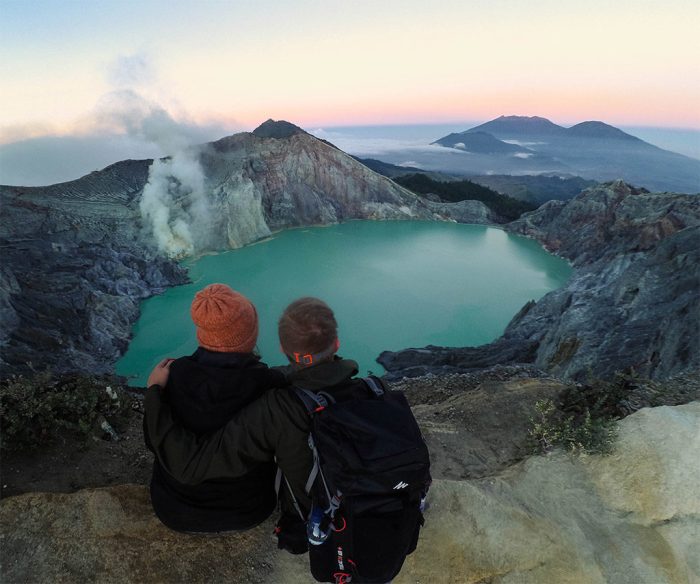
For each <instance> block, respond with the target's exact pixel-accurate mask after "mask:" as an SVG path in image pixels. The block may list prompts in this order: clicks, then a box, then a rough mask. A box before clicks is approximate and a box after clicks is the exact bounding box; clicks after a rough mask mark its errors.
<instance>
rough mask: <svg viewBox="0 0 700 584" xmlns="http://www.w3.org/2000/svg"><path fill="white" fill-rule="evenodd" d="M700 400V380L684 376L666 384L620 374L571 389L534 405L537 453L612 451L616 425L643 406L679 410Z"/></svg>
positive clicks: (533, 437)
mask: <svg viewBox="0 0 700 584" xmlns="http://www.w3.org/2000/svg"><path fill="white" fill-rule="evenodd" d="M696 399H700V378H699V376H698V375H697V374H685V375H681V376H678V377H675V378H672V379H668V380H665V381H653V380H650V379H643V378H641V377H639V376H638V375H636V374H635V373H634V372H631V373H617V374H616V375H614V376H613V378H612V379H609V380H602V379H591V380H590V381H589V382H588V383H585V384H580V383H579V384H576V385H572V386H570V387H568V388H567V389H565V390H564V391H562V393H561V394H560V395H559V397H558V398H557V400H556V402H554V401H552V400H542V401H538V402H537V403H536V404H535V414H534V416H533V417H531V418H530V423H531V424H530V430H529V436H530V442H531V446H532V449H533V451H534V452H538V453H542V452H550V451H551V450H552V449H553V448H555V447H557V446H561V447H564V448H566V449H568V450H570V451H576V452H586V453H602V454H605V453H607V452H610V450H611V449H612V446H613V444H614V441H615V431H616V426H615V422H616V421H617V420H620V419H622V418H624V417H625V416H628V415H629V414H632V413H634V412H636V411H637V410H640V409H641V408H644V407H657V406H663V405H667V406H675V405H679V404H684V403H688V402H690V401H693V400H696Z"/></svg>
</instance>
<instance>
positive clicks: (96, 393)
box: [0, 372, 133, 450]
mask: <svg viewBox="0 0 700 584" xmlns="http://www.w3.org/2000/svg"><path fill="white" fill-rule="evenodd" d="M132 401H133V399H132V398H130V397H129V395H128V394H126V393H125V392H124V390H123V389H122V388H121V386H119V385H118V383H116V382H115V380H113V379H109V378H102V379H100V378H95V377H89V376H84V375H64V376H60V377H54V376H53V375H52V374H51V373H50V372H45V373H37V374H34V375H32V376H28V377H25V376H21V375H20V376H12V377H10V378H8V379H5V380H2V381H0V438H1V439H2V444H1V446H2V448H3V449H4V450H31V449H35V448H39V447H42V446H46V445H48V444H52V443H54V442H57V441H58V440H60V439H61V438H64V437H68V436H71V437H82V438H87V437H88V436H89V435H91V434H94V433H99V434H108V435H110V436H112V437H115V436H116V434H115V431H114V429H115V428H117V429H120V428H122V427H123V426H125V424H126V421H127V419H128V417H129V415H130V414H131V411H132V410H131V406H130V404H131V402H132Z"/></svg>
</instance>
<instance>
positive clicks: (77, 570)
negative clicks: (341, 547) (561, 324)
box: [0, 402, 700, 584]
mask: <svg viewBox="0 0 700 584" xmlns="http://www.w3.org/2000/svg"><path fill="white" fill-rule="evenodd" d="M455 454H457V453H455ZM699 457H700V403H699V402H692V403H690V404H687V405H683V406H677V407H659V408H653V409H644V410H641V411H639V412H637V413H636V414H633V415H631V416H629V417H627V418H625V419H624V420H623V421H621V422H620V423H619V437H618V442H617V445H616V447H615V450H614V452H613V453H612V454H611V455H609V456H587V457H572V456H570V455H566V454H563V453H554V454H552V455H549V456H547V457H533V458H529V459H527V460H525V461H524V462H523V463H520V464H518V465H516V466H513V467H510V468H508V469H506V470H505V471H501V472H498V473H496V474H493V475H491V476H488V477H484V478H480V479H473V480H468V481H454V480H446V479H440V480H436V481H435V483H434V484H433V487H432V489H431V491H430V497H429V501H430V506H429V508H428V510H427V512H426V526H425V528H424V529H423V531H422V536H421V540H420V542H419V546H418V549H417V550H416V552H415V553H414V554H413V555H412V556H409V558H408V559H407V561H406V564H405V565H404V568H403V570H402V572H401V574H400V575H399V576H398V577H397V578H396V580H395V582H397V583H409V582H431V583H432V582H435V583H438V584H439V583H454V584H466V583H473V584H476V583H478V582H491V583H493V584H509V583H518V584H530V583H531V584H540V583H542V582H562V583H581V584H583V583H586V584H597V583H600V584H603V583H606V582H615V583H619V584H627V583H629V584H638V583H640V582H649V583H651V582H653V583H654V584H662V583H669V584H676V583H677V584H681V583H683V584H686V583H688V582H697V581H700V561H699V558H700V499H699V498H698V497H697V492H696V491H697V484H698V483H699V482H700V467H698V465H697V460H698V458H699ZM0 525H2V528H1V529H2V532H1V533H0V538H1V541H2V548H1V549H2V552H1V553H2V573H3V580H6V581H8V582H49V581H52V582H69V581H70V582H75V581H91V582H105V583H107V582H134V581H158V582H161V581H162V582H224V581H227V582H251V583H254V582H285V583H290V584H293V583H296V582H300V583H301V582H304V583H306V582H310V577H309V575H308V567H307V561H308V560H307V559H306V557H305V556H290V555H288V554H286V553H284V552H279V551H278V550H276V549H273V542H272V541H271V539H270V531H271V528H272V524H271V522H270V521H268V522H266V523H265V524H263V525H262V526H260V527H258V528H256V529H254V530H251V531H248V532H245V533H238V534H230V535H223V536H218V537H204V536H195V535H185V534H178V533H175V532H172V531H169V530H168V529H166V528H165V527H163V526H162V525H161V524H160V523H159V522H158V520H157V519H156V518H155V517H154V515H153V512H152V509H151V507H150V503H149V500H148V492H147V489H146V488H145V487H143V486H136V485H125V486H119V487H111V488H106V489H88V490H83V491H79V492H77V493H74V494H55V493H30V494H26V495H21V496H17V497H10V498H7V499H4V500H3V501H2V503H0Z"/></svg>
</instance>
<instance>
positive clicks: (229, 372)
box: [144, 348, 286, 532]
mask: <svg viewBox="0 0 700 584" xmlns="http://www.w3.org/2000/svg"><path fill="white" fill-rule="evenodd" d="M285 383H286V382H285V380H284V375H283V374H282V373H280V372H279V371H275V370H272V369H269V368H268V367H267V366H266V365H265V364H263V363H261V362H260V360H259V358H258V357H256V356H254V355H252V354H250V353H215V352H211V351H207V350H205V349H202V348H199V349H197V351H196V352H195V353H194V354H193V355H191V356H189V357H182V358H180V359H177V360H176V361H174V362H173V363H172V365H171V366H170V377H169V380H168V388H167V391H165V392H164V402H165V403H167V404H168V405H169V406H170V408H171V410H172V415H173V419H174V420H176V421H177V422H178V423H179V424H180V425H181V426H182V427H183V428H185V429H187V430H188V431H190V432H192V435H193V436H196V437H201V436H204V435H206V434H208V433H211V432H213V431H215V430H217V429H219V428H221V427H222V426H224V425H225V424H226V423H227V422H228V421H229V420H230V419H231V418H232V417H233V416H234V415H235V414H236V413H237V412H239V411H240V410H241V409H243V408H244V407H245V406H247V405H248V404H250V403H252V402H254V401H255V400H256V399H258V398H260V397H261V396H263V395H264V394H265V392H266V391H268V390H269V389H272V388H273V387H280V386H283V385H285ZM152 416H153V412H148V411H147V412H146V417H145V423H144V430H145V439H146V445H147V446H148V447H149V448H150V449H151V450H153V451H154V452H156V448H157V444H156V445H154V443H153V442H152V441H151V440H150V433H149V432H148V428H149V423H150V422H151V417H152ZM156 453H157V452H156ZM275 473H276V466H275V464H274V462H273V461H272V460H271V459H267V460H261V459H259V460H256V461H249V463H248V465H247V466H246V468H245V471H244V472H241V473H239V475H238V476H236V477H231V476H223V475H222V476H210V477H207V480H204V481H196V482H197V483H199V484H186V483H185V482H181V481H180V480H178V479H177V478H175V477H174V476H173V475H172V474H169V473H168V472H166V470H165V469H164V468H163V467H162V465H161V463H160V462H159V459H158V457H156V460H155V462H154V465H153V477H152V479H151V500H152V502H153V509H154V510H155V513H156V515H157V516H158V518H159V519H160V520H161V521H162V522H163V523H164V524H165V525H167V526H168V527H170V528H172V529H175V530H178V531H190V532H217V531H229V530H237V529H248V528H251V527H253V526H255V525H257V524H258V523H260V522H261V521H263V520H265V519H266V518H267V517H268V516H269V515H270V513H271V512H272V511H273V509H274V508H275V505H276V494H275V491H274V479H275Z"/></svg>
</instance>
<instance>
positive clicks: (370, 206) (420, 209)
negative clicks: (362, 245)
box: [0, 121, 498, 375]
mask: <svg viewBox="0 0 700 584" xmlns="http://www.w3.org/2000/svg"><path fill="white" fill-rule="evenodd" d="M187 156H189V157H191V158H195V159H196V160H190V159H186V160H185V162H186V163H187V164H189V166H187V167H185V168H184V170H182V173H183V176H186V173H187V172H191V171H192V168H193V166H192V165H195V167H196V169H197V172H198V173H200V171H201V177H200V178H202V181H203V187H202V189H201V192H200V193H194V192H189V191H188V190H187V189H185V190H183V189H182V188H180V186H181V185H180V181H181V180H182V179H183V176H179V177H176V178H173V177H170V178H168V177H165V179H167V180H163V177H159V178H160V182H158V183H157V182H156V178H158V177H155V176H154V175H153V174H152V173H151V174H149V171H152V163H153V161H151V160H130V161H124V162H120V163H117V164H114V165H112V166H110V167H108V168H106V169H104V170H103V171H100V172H94V173H91V174H89V175H87V176H85V177H83V178H81V179H78V180H75V181H71V182H67V183H62V184H57V185H52V186H48V187H0V249H2V271H1V273H0V277H1V280H0V317H1V318H2V332H0V350H1V352H2V357H1V360H0V365H1V366H2V369H3V374H4V375H7V374H9V373H15V372H22V371H26V370H28V369H30V368H31V367H34V368H37V369H43V368H44V367H46V366H49V367H51V368H52V369H53V370H54V371H57V372H62V371H84V372H90V373H102V372H108V371H110V370H111V368H112V366H113V364H114V362H115V361H116V359H117V358H118V357H119V355H120V354H121V353H122V352H123V351H124V350H125V348H126V346H127V343H128V339H129V336H130V332H131V326H132V324H133V322H134V321H135V320H136V318H137V316H138V313H139V308H138V305H139V302H140V301H141V300H143V299H144V298H147V297H149V296H151V295H153V294H157V293H159V292H161V291H163V290H164V289H165V288H167V287H169V286H173V285H177V284H181V283H183V282H185V281H186V273H185V270H184V269H183V268H182V267H180V266H179V265H178V264H176V263H175V262H173V261H172V258H169V257H167V256H168V249H164V248H163V247H162V246H161V247H160V248H159V247H158V245H157V243H162V242H161V240H159V239H157V238H156V237H154V229H155V226H154V225H151V224H150V223H149V222H148V221H145V220H144V217H143V216H142V213H143V208H142V206H141V204H142V202H143V197H144V189H145V188H146V186H147V185H149V184H150V187H149V188H150V191H149V193H150V196H151V197H152V200H151V207H150V212H151V213H155V214H159V213H160V214H161V215H160V218H161V219H162V218H163V217H165V218H166V219H168V218H169V220H170V221H171V223H172V222H173V221H176V222H179V223H178V225H177V228H178V229H179V230H180V231H182V230H185V231H188V230H189V231H191V232H192V237H193V239H194V243H193V246H192V247H191V248H187V249H189V250H190V251H191V252H192V253H204V252H208V251H215V250H223V249H231V248H237V247H240V246H243V245H245V244H248V243H251V242H253V241H256V240H258V239H261V238H263V237H266V236H268V235H270V233H272V232H274V231H278V230H280V229H284V228H287V227H296V226H300V225H321V224H329V223H337V222H339V221H343V220H348V219H438V220H456V221H462V222H469V223H492V222H494V221H497V220H498V217H496V216H495V215H494V214H493V213H492V212H491V211H490V210H489V209H488V208H487V207H486V206H485V205H483V204H482V203H480V202H477V201H466V202H463V203H458V204H444V203H443V204H437V203H431V202H427V201H424V200H423V199H421V198H420V197H418V196H416V195H414V194H413V193H411V192H409V191H407V190H406V189H404V188H402V187H400V186H398V185H397V184H395V183H393V182H392V181H391V180H389V179H388V178H386V177H383V176H381V175H378V174H376V173H374V172H373V171H371V170H370V169H368V168H367V167H365V166H364V165H362V164H360V163H359V162H357V161H356V160H355V159H353V158H352V157H350V156H348V155H346V154H345V153H343V152H342V151H340V150H338V149H337V148H335V147H334V146H332V145H330V144H328V143H326V142H323V141H321V140H318V139H316V138H314V137H313V136H311V135H310V134H307V133H306V132H304V131H303V130H301V129H299V128H297V127H296V126H294V125H292V124H289V123H286V122H279V123H277V122H272V121H268V122H266V123H265V124H263V125H262V126H261V127H260V128H258V130H256V131H255V132H253V133H241V134H236V135H234V136H230V137H228V138H224V139H222V140H219V141H217V142H213V143H211V144H206V145H204V146H202V147H200V148H198V149H196V150H192V151H189V152H188V153H187ZM166 162H167V161H166ZM172 162H173V166H172V170H173V172H175V171H176V170H177V168H178V166H177V165H178V164H180V165H181V164H182V163H183V161H182V160H181V159H178V158H177V157H174V158H173V159H172ZM160 168H161V170H163V169H166V170H167V169H168V168H170V167H167V166H166V167H163V166H162V161H161V167H160ZM156 184H162V185H163V189H164V190H165V192H158V190H157V189H155V187H154V185H156ZM154 189H155V190H154ZM171 191H172V192H171ZM195 195H197V196H195ZM202 215H204V216H205V219H204V220H203V219H202ZM166 224H167V221H166ZM195 228H196V229H195ZM181 249H184V248H181Z"/></svg>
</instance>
